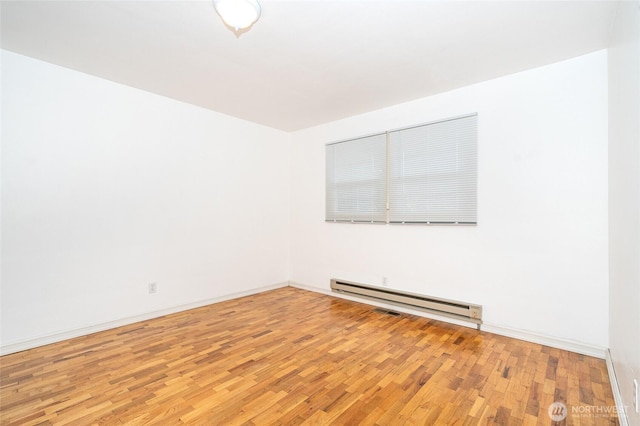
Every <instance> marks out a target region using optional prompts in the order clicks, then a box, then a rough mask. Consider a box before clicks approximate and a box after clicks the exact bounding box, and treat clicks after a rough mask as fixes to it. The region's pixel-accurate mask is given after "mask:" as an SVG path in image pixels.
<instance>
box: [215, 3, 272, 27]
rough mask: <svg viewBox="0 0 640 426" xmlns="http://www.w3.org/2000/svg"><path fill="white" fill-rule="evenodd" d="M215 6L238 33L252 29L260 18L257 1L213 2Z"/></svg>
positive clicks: (219, 13) (223, 18)
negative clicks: (245, 29)
mask: <svg viewBox="0 0 640 426" xmlns="http://www.w3.org/2000/svg"><path fill="white" fill-rule="evenodd" d="M213 5H214V6H215V8H216V11H217V12H218V15H220V17H221V18H222V20H223V21H224V22H225V23H226V24H227V25H229V26H230V27H232V28H234V29H235V30H236V31H237V30H241V29H244V28H248V27H250V26H251V25H253V24H254V23H255V22H256V21H257V20H258V18H259V17H260V12H261V8H260V3H258V1H257V0H213Z"/></svg>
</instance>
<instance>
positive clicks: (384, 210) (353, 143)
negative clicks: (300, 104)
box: [326, 114, 477, 224]
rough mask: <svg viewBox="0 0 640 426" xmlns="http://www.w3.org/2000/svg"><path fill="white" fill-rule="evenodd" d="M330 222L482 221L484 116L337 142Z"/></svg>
mask: <svg viewBox="0 0 640 426" xmlns="http://www.w3.org/2000/svg"><path fill="white" fill-rule="evenodd" d="M326 155H327V162H326V166H327V176H326V177H327V188H326V195H327V200H326V201H327V202H326V208H327V210H326V220H327V221H336V222H337V221H348V222H370V223H375V222H382V223H426V224H475V223H476V201H477V200H476V175H477V115H475V114H473V115H468V116H464V117H459V118H453V119H448V120H442V121H438V122H435V123H430V124H425V125H421V126H415V127H410V128H405V129H400V130H394V131H390V132H387V133H384V134H380V135H375V136H370V137H366V138H360V139H355V140H349V141H344V142H339V143H336V144H330V145H327V147H326Z"/></svg>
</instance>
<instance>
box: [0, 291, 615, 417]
mask: <svg viewBox="0 0 640 426" xmlns="http://www.w3.org/2000/svg"><path fill="white" fill-rule="evenodd" d="M0 370H1V391H0V397H1V399H0V423H2V424H60V425H62V424H77V425H89V424H99V425H119V424H131V425H137V424H145V425H146V424H158V425H174V424H183V423H185V424H187V423H188V424H198V425H205V424H206V425H240V424H246V425H271V424H284V425H286V424H302V423H304V424H316V425H328V424H336V425H369V424H378V425H403V424H407V425H409V424H420V425H450V424H462V425H476V424H503V425H520V424H542V425H550V424H617V418H616V417H615V416H612V415H611V414H606V415H605V414H603V410H605V411H604V412H605V413H606V410H608V408H606V407H612V406H614V401H613V396H612V393H611V387H610V383H609V378H608V376H607V370H606V366H605V362H604V361H603V360H600V359H595V358H591V357H587V356H584V355H579V354H576V353H571V352H566V351H562V350H558V349H553V348H549V347H545V346H541V345H536V344H532V343H527V342H523V341H519V340H514V339H510V338H507V337H502V336H498V335H494V334H490V333H485V332H478V331H477V330H475V329H470V328H464V327H458V326H454V325H449V324H446V323H443V322H438V321H433V320H428V319H425V318H421V317H414V316H411V315H405V314H402V315H401V316H398V317H395V316H390V315H387V314H384V313H378V312H376V311H374V309H373V308H372V307H370V306H367V305H364V304H359V303H353V302H349V301H345V300H341V299H337V298H333V297H329V296H325V295H321V294H316V293H312V292H307V291H304V290H299V289H295V288H291V287H288V288H282V289H278V290H274V291H269V292H265V293H262V294H259V295H255V296H250V297H245V298H241V299H236V300H232V301H228V302H223V303H219V304H215V305H211V306H207V307H204V308H199V309H194V310H191V311H187V312H183V313H178V314H174V315H170V316H166V317H162V318H158V319H154V320H151V321H146V322H141V323H137V324H133V325H130V326H126V327H121V328H117V329H113V330H109V331H105V332H101V333H96V334H92V335H89V336H85V337H80V338H77V339H72V340H68V341H65V342H61V343H56V344H52V345H48V346H44V347H40V348H36V349H32V350H28V351H24V352H20V353H16V354H11V355H6V356H4V357H2V358H0ZM555 401H559V402H563V403H564V404H565V405H566V406H567V410H568V417H567V418H566V419H565V420H563V421H562V422H559V423H553V422H552V421H551V418H550V417H549V415H548V407H549V405H550V404H551V403H553V402H555ZM593 407H605V408H600V409H599V413H594V412H593V411H595V408H593ZM587 410H588V411H590V413H586V412H585V411H587Z"/></svg>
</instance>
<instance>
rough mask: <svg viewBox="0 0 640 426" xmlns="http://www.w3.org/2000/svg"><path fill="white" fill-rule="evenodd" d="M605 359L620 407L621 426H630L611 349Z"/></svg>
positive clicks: (617, 404)
mask: <svg viewBox="0 0 640 426" xmlns="http://www.w3.org/2000/svg"><path fill="white" fill-rule="evenodd" d="M604 359H605V361H606V362H607V373H609V381H610V382H611V390H612V391H613V400H614V401H615V403H616V407H618V421H619V422H620V426H629V418H628V417H627V412H626V411H625V409H624V401H623V400H622V394H621V393H620V385H619V384H618V377H617V376H616V370H615V369H614V368H613V359H611V351H609V349H607V350H606V351H605V357H604Z"/></svg>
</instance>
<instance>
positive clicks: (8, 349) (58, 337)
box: [0, 282, 289, 356]
mask: <svg viewBox="0 0 640 426" xmlns="http://www.w3.org/2000/svg"><path fill="white" fill-rule="evenodd" d="M288 285H289V283H288V282H283V283H278V284H273V285H269V286H264V287H258V288H255V289H251V290H247V291H241V292H238V293H232V294H228V295H225V296H220V297H214V298H212V299H206V300H200V301H197V302H193V303H187V304H185V305H180V306H174V307H170V308H166V309H161V310H159V311H153V312H147V313H144V314H140V315H135V316H132V317H128V318H122V319H118V320H115V321H109V322H106V323H102V324H96V325H91V326H88V327H83V328H78V329H74V330H68V331H64V332H61V333H55V334H50V335H45V336H40V337H37V338H33V339H28V340H23V341H20V342H15V343H11V344H8V345H4V346H0V356H2V355H8V354H12V353H15V352H20V351H24V350H27V349H32V348H36V347H38V346H44V345H48V344H51V343H56V342H61V341H63V340H67V339H73V338H74V337H80V336H86V335H87V334H92V333H97V332H99V331H105V330H110V329H112V328H116V327H122V326H125V325H129V324H134V323H136V322H140V321H147V320H150V319H153V318H158V317H162V316H165V315H169V314H175V313H176V312H182V311H187V310H189V309H195V308H200V307H202V306H207V305H211V304H214V303H219V302H224V301H226V300H232V299H237V298H240V297H245V296H251V295H253V294H258V293H262V292H265V291H269V290H275V289H277V288H282V287H287V286H288Z"/></svg>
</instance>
